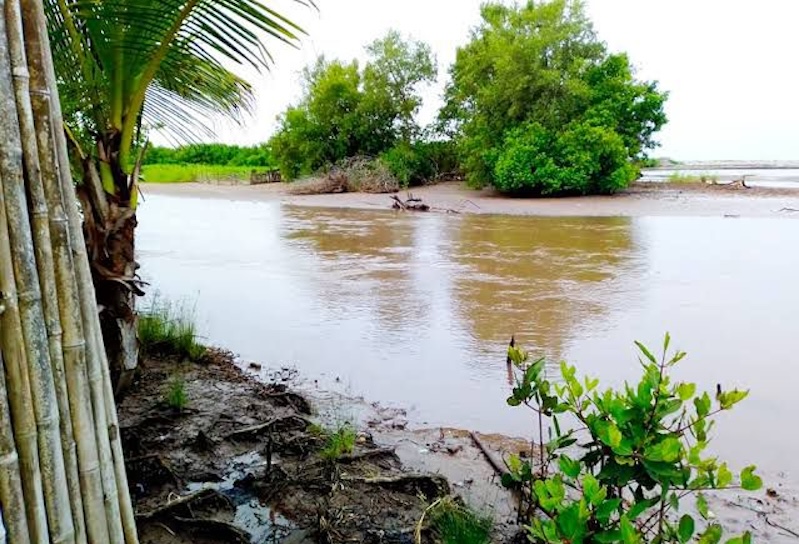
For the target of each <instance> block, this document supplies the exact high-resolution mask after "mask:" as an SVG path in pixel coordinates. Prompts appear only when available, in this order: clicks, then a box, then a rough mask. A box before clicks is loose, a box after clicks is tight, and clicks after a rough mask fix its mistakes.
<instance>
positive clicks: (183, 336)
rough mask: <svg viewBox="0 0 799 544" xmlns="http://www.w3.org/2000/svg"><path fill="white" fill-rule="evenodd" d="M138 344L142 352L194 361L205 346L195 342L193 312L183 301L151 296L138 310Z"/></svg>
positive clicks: (203, 352) (200, 356)
mask: <svg viewBox="0 0 799 544" xmlns="http://www.w3.org/2000/svg"><path fill="white" fill-rule="evenodd" d="M138 333H139V348H140V350H141V353H142V354H143V355H145V356H157V355H167V356H176V357H180V358H185V359H189V360H192V361H197V360H199V359H200V358H202V356H203V355H204V354H205V347H204V346H202V345H201V344H199V343H198V342H197V327H196V325H195V323H194V316H193V314H192V313H191V312H190V311H188V310H187V308H186V307H185V306H184V305H175V304H172V303H170V302H168V301H163V300H161V299H159V297H158V296H157V295H156V296H154V297H153V300H152V302H151V303H150V305H149V306H148V307H147V308H145V309H143V310H142V311H141V312H140V313H139V318H138Z"/></svg>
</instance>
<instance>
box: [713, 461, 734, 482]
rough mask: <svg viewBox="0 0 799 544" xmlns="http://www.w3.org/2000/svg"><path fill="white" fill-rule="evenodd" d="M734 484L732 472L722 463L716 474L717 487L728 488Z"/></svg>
mask: <svg viewBox="0 0 799 544" xmlns="http://www.w3.org/2000/svg"><path fill="white" fill-rule="evenodd" d="M731 482H732V472H730V469H729V468H727V463H722V465H721V466H720V467H719V470H718V472H717V473H716V486H717V487H720V488H724V487H727V486H728V485H730V483H731Z"/></svg>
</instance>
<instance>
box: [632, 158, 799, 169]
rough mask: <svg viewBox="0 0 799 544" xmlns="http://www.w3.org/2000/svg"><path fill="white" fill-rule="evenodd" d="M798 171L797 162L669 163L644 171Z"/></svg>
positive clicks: (667, 161)
mask: <svg viewBox="0 0 799 544" xmlns="http://www.w3.org/2000/svg"><path fill="white" fill-rule="evenodd" d="M794 169H799V160H791V161H736V160H716V161H671V160H670V159H663V163H662V164H658V165H657V166H653V167H651V168H645V169H644V170H794Z"/></svg>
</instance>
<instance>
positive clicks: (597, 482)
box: [503, 335, 762, 544]
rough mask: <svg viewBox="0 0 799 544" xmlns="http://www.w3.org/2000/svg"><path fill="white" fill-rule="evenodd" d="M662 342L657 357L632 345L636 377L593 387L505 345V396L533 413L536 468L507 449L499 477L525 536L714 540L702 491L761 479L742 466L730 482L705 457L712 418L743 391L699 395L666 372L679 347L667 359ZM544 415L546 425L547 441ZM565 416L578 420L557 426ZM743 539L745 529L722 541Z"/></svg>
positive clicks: (715, 526)
mask: <svg viewBox="0 0 799 544" xmlns="http://www.w3.org/2000/svg"><path fill="white" fill-rule="evenodd" d="M669 344H670V338H669V336H668V335H666V338H665V341H664V344H663V355H662V357H660V358H659V359H658V358H655V356H654V355H652V353H651V352H650V351H649V350H648V349H647V348H646V347H645V346H643V345H642V344H640V343H639V344H638V347H639V349H640V352H641V357H640V359H639V360H640V364H641V366H642V367H643V376H642V378H641V380H640V382H639V383H638V384H637V385H634V386H633V385H625V387H624V388H623V389H622V390H619V391H614V390H610V389H608V390H606V391H600V390H599V388H598V387H599V381H598V380H594V379H591V378H585V379H583V380H580V379H579V378H578V377H577V373H576V369H575V368H574V367H572V366H569V365H567V364H566V363H561V367H560V369H561V379H559V380H557V381H550V380H548V379H547V378H546V376H545V374H546V371H545V368H546V367H545V361H544V360H543V359H539V360H537V361H535V362H530V361H529V360H528V355H527V354H526V353H525V352H524V351H522V350H521V349H518V348H516V347H513V346H511V347H510V348H509V350H508V357H509V360H510V361H511V362H512V363H513V364H514V366H515V369H516V374H517V381H516V387H515V388H514V389H513V395H512V396H511V397H510V398H509V399H508V404H510V405H511V406H520V405H522V404H524V405H526V406H529V407H530V408H531V409H532V410H533V412H534V413H535V414H536V417H537V420H538V429H539V436H538V443H537V444H536V445H537V452H535V457H536V458H537V459H536V461H537V463H538V466H534V465H533V461H532V460H529V459H528V460H522V459H521V458H520V457H518V456H512V457H510V458H509V460H508V465H509V469H510V474H508V475H506V476H505V477H504V478H503V483H504V484H505V485H507V486H509V487H514V488H516V489H519V490H521V492H522V495H523V497H524V499H525V501H526V506H527V510H526V511H525V513H526V518H527V521H528V526H527V530H528V531H529V537H530V539H531V540H532V541H534V542H551V543H555V542H585V543H594V542H596V543H606V542H624V543H625V544H634V543H639V542H661V543H666V542H669V543H685V542H688V541H690V540H692V539H693V538H698V540H699V542H708V543H710V542H712V543H716V542H719V540H720V539H721V536H722V534H723V528H722V527H721V525H720V524H719V523H717V522H715V521H713V519H712V516H710V514H709V512H708V508H707V503H706V501H705V498H704V496H703V495H702V493H701V492H702V491H705V490H709V489H730V488H734V487H737V488H742V489H745V490H756V489H758V488H760V487H761V485H762V481H761V480H760V478H759V477H758V476H756V475H755V474H754V468H755V467H747V468H745V469H744V470H743V471H742V472H741V473H740V479H739V483H738V484H737V485H735V486H734V485H733V474H732V472H731V471H730V469H729V468H728V466H727V464H726V463H720V462H719V461H718V459H717V458H715V457H705V456H704V452H705V450H706V449H707V447H708V442H709V438H708V435H709V432H710V430H711V428H712V427H713V416H715V415H716V414H718V413H720V412H723V411H726V410H729V409H731V408H732V407H733V406H734V405H735V404H737V403H738V402H740V401H741V400H743V399H744V398H746V396H747V392H746V391H738V390H732V391H723V390H722V389H721V387H719V388H718V390H717V391H716V395H715V400H711V396H710V395H709V394H708V393H703V394H701V395H699V394H697V392H696V384H693V383H683V382H674V381H672V379H671V376H670V375H669V373H670V372H671V370H672V368H673V367H674V366H675V365H677V364H678V363H679V362H680V361H681V360H682V359H683V358H684V357H685V353H683V352H679V351H678V352H676V353H674V355H673V356H671V357H670V358H667V356H666V353H668V350H669ZM545 420H546V421H547V422H548V424H549V427H550V428H551V429H552V430H551V431H550V438H549V439H548V440H545V439H544V435H543V434H544V425H545V424H544V421H545ZM564 420H568V421H574V422H576V423H577V424H578V428H577V429H567V430H564V428H562V427H561V422H562V421H564ZM553 467H557V470H554V468H553ZM692 494H695V495H696V497H697V499H696V510H697V512H698V518H699V519H694V517H693V516H692V515H690V514H683V515H682V516H680V517H678V516H679V515H680V506H681V502H682V501H683V500H684V498H685V497H686V496H688V495H692ZM750 539H751V535H749V534H748V533H746V534H744V535H743V536H741V537H739V538H737V539H733V540H730V541H729V542H740V543H744V542H749V541H750Z"/></svg>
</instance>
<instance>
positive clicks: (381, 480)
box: [341, 474, 449, 500]
mask: <svg viewBox="0 0 799 544" xmlns="http://www.w3.org/2000/svg"><path fill="white" fill-rule="evenodd" d="M341 481H342V482H347V483H359V484H367V485H377V486H381V487H387V488H390V489H399V490H401V491H403V490H404V491H408V490H409V489H411V490H414V491H416V492H420V493H421V494H422V495H424V497H425V499H427V500H432V499H435V498H438V497H442V496H445V495H449V482H448V481H447V479H446V478H444V477H443V476H439V475H429V476H424V475H414V474H403V475H402V476H375V477H371V478H367V477H363V476H342V477H341ZM410 494H412V495H416V494H417V493H415V492H414V493H410Z"/></svg>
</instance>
